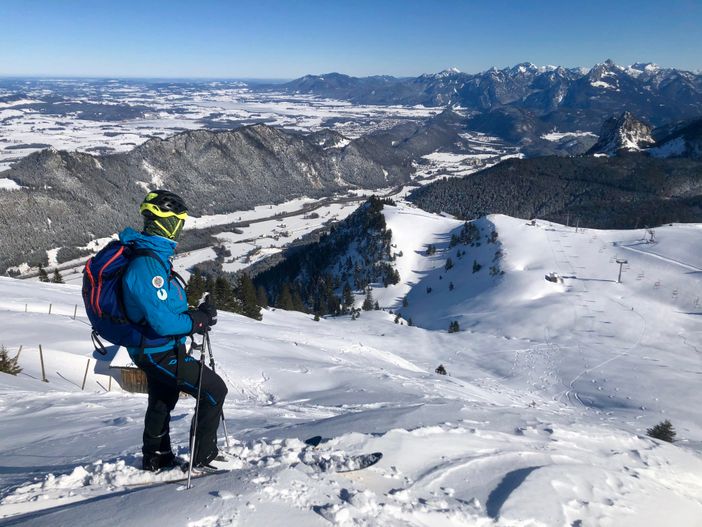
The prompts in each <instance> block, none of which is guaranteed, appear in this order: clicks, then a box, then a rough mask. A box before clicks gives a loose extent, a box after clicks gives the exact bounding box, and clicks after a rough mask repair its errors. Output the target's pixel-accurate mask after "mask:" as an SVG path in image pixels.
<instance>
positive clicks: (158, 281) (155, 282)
mask: <svg viewBox="0 0 702 527" xmlns="http://www.w3.org/2000/svg"><path fill="white" fill-rule="evenodd" d="M163 283H164V280H163V277H162V276H158V275H156V276H154V277H153V279H152V280H151V285H152V286H154V287H155V288H156V289H161V288H162V287H163Z"/></svg>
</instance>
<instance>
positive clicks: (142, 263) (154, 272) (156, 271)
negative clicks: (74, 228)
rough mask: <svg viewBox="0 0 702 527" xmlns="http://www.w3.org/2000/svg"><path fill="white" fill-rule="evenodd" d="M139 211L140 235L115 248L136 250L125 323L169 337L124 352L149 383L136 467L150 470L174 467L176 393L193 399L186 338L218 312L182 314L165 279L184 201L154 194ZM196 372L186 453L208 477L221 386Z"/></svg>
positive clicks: (126, 236) (196, 368) (179, 291)
mask: <svg viewBox="0 0 702 527" xmlns="http://www.w3.org/2000/svg"><path fill="white" fill-rule="evenodd" d="M139 212H140V213H141V214H142V216H143V217H144V229H143V231H142V232H141V233H138V232H136V231H135V230H134V229H132V228H126V229H124V230H123V231H122V232H121V233H120V235H119V238H120V240H121V242H122V243H125V244H133V246H134V247H135V248H136V249H138V250H140V253H138V255H137V256H136V257H134V258H133V259H132V261H131V262H130V263H129V266H128V267H127V269H126V271H125V273H124V276H123V278H122V291H123V302H124V308H125V311H126V313H127V315H128V318H129V319H130V320H133V321H140V322H142V323H146V324H148V325H149V326H150V327H151V328H152V329H153V330H154V331H155V332H156V333H158V334H159V335H161V336H163V337H173V338H172V340H171V341H170V342H168V343H167V344H165V345H162V346H158V347H150V348H127V349H128V351H129V355H130V356H131V358H132V360H133V361H134V363H135V364H136V365H137V366H138V367H139V368H140V369H141V370H143V371H144V373H145V374H146V379H147V381H148V395H149V402H148V406H147V409H146V416H145V418H144V437H143V441H144V445H143V448H142V452H143V454H144V459H143V468H144V470H150V471H157V470H162V469H167V468H171V467H174V466H177V465H178V460H177V458H176V456H175V454H174V453H173V451H172V450H171V439H170V433H169V423H170V417H171V411H172V410H173V408H174V407H175V405H176V402H177V401H178V397H179V393H180V392H181V391H183V392H185V393H187V394H189V395H192V396H194V397H197V391H198V390H197V388H198V386H197V385H198V382H199V379H200V362H199V361H197V360H196V359H195V358H193V357H192V356H190V355H188V354H187V353H186V346H185V342H186V337H187V336H189V335H190V336H192V335H193V334H194V333H199V334H204V332H205V331H207V330H208V329H209V328H210V327H211V326H214V325H215V324H216V323H217V310H216V309H215V307H214V306H213V305H211V304H210V303H209V302H205V303H202V304H201V305H200V306H199V307H198V308H197V309H188V302H187V298H186V295H185V290H184V289H183V287H182V285H181V284H180V283H179V282H178V280H177V279H176V278H175V277H174V276H173V275H172V264H171V258H172V257H173V254H174V252H175V248H176V245H177V242H176V240H177V239H178V237H179V235H180V233H181V231H182V230H183V224H184V222H185V220H186V219H187V217H188V214H187V207H186V206H185V203H184V202H183V200H182V199H181V198H180V197H179V196H178V195H176V194H174V193H172V192H169V191H167V190H155V191H153V192H149V193H148V194H147V196H146V197H145V198H144V201H143V202H142V204H141V207H140V209H139ZM145 252H148V253H149V254H144V253H145ZM203 367H204V370H203V372H202V389H201V397H200V401H199V407H198V419H197V423H195V422H193V423H192V426H191V427H190V437H191V446H192V436H193V432H194V431H195V427H197V445H196V446H195V452H192V449H191V456H194V457H193V466H194V467H195V468H196V469H197V470H199V471H200V472H207V471H212V470H215V469H216V468H217V467H216V466H213V462H216V461H222V460H223V458H222V457H221V456H219V455H218V454H219V453H218V450H217V428H218V426H219V421H220V417H221V413H222V405H223V404H224V398H225V396H226V395H227V387H226V385H225V384H224V381H223V380H222V379H221V378H220V377H219V376H218V375H217V374H216V373H215V372H213V371H212V370H211V369H209V368H207V367H205V366H203Z"/></svg>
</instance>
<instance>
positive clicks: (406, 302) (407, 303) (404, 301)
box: [402, 297, 409, 307]
mask: <svg viewBox="0 0 702 527" xmlns="http://www.w3.org/2000/svg"><path fill="white" fill-rule="evenodd" d="M408 305H409V300H407V297H404V298H403V299H402V307H407V306H408Z"/></svg>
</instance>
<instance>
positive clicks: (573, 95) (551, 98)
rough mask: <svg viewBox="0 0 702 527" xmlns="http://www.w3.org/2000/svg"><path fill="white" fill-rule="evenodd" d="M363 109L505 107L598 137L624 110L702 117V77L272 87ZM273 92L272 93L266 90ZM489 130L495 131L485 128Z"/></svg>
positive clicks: (302, 82) (560, 76)
mask: <svg viewBox="0 0 702 527" xmlns="http://www.w3.org/2000/svg"><path fill="white" fill-rule="evenodd" d="M281 88H282V89H284V90H286V91H288V92H289V93H308V94H314V95H319V96H323V97H332V98H337V99H344V100H349V101H352V102H354V103H364V104H407V105H413V104H423V105H427V106H447V105H450V106H460V107H462V108H466V109H468V110H472V111H476V112H483V113H484V112H488V113H489V112H492V111H495V110H498V109H500V108H504V107H508V108H513V109H515V110H518V111H519V112H523V113H524V115H523V116H522V117H521V120H529V119H535V120H536V121H537V123H538V124H539V127H540V128H548V126H551V127H557V128H558V129H559V130H562V131H575V130H586V131H591V132H597V131H598V130H599V128H600V126H601V124H602V122H603V121H604V120H605V119H606V118H608V117H610V116H612V115H615V114H620V113H622V112H623V111H625V110H628V111H630V112H632V113H633V114H635V115H637V116H639V117H640V118H643V119H644V120H646V121H648V122H650V123H651V124H653V125H654V126H659V125H662V124H667V123H669V122H673V121H678V120H684V119H689V118H691V117H695V116H699V115H702V75H700V74H698V73H693V72H690V71H684V70H678V69H675V68H662V67H659V66H657V65H655V64H633V65H630V66H619V65H617V64H615V63H614V62H613V61H611V60H607V61H606V62H604V63H601V64H596V65H595V66H593V67H592V68H589V69H584V68H564V67H554V66H548V67H538V66H535V65H534V64H531V63H523V64H518V65H516V66H513V67H509V68H504V69H497V68H491V69H489V70H487V71H484V72H480V73H476V74H470V73H462V72H460V71H458V70H456V69H455V68H454V69H449V70H445V71H442V72H440V73H437V74H426V75H421V76H419V77H416V78H393V77H387V76H382V77H363V78H358V77H349V76H347V75H343V74H339V73H330V74H325V75H307V76H305V77H302V78H300V79H297V80H294V81H291V82H289V83H287V84H284V85H282V86H276V87H275V88H274V89H277V90H280V89H281ZM266 89H273V87H266ZM481 131H485V132H489V133H491V132H493V131H492V130H489V129H488V127H487V126H486V127H485V129H484V130H481Z"/></svg>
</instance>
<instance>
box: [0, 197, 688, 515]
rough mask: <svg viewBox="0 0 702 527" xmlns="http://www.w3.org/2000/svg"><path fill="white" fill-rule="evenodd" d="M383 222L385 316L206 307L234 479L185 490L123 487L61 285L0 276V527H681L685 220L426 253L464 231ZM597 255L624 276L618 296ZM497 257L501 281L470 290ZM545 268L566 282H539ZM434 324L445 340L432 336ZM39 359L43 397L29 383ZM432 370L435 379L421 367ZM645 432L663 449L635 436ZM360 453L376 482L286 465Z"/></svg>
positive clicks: (514, 231)
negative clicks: (235, 459) (666, 428)
mask: <svg viewBox="0 0 702 527" xmlns="http://www.w3.org/2000/svg"><path fill="white" fill-rule="evenodd" d="M384 214H385V215H386V220H387V223H388V227H389V228H391V229H392V231H393V243H394V244H395V245H396V249H395V250H396V251H398V252H399V251H402V253H403V256H402V257H399V258H397V261H396V264H397V268H398V270H399V272H400V275H401V278H402V282H401V283H400V284H397V285H396V286H392V287H389V288H387V289H384V288H377V289H376V290H375V291H374V295H375V297H376V299H378V300H379V301H380V304H381V306H385V307H386V308H389V309H393V310H399V311H401V312H402V315H403V317H404V320H401V321H398V323H395V315H394V314H390V313H389V312H385V311H371V312H363V314H362V315H361V317H360V318H359V319H357V320H351V319H350V318H347V317H340V318H337V319H322V320H321V321H319V322H315V321H313V320H312V317H311V316H309V315H304V314H301V313H293V312H284V311H281V310H267V311H265V312H264V317H263V321H261V322H257V321H254V320H251V319H247V318H244V317H240V316H235V315H231V314H226V313H223V314H222V315H221V316H220V322H219V324H218V325H217V326H216V328H215V330H214V331H213V333H212V339H213V342H212V343H213V348H214V352H215V357H216V359H217V360H218V368H219V370H220V371H221V372H222V374H223V376H224V378H225V380H226V381H227V384H228V386H229V390H230V395H229V397H228V401H227V404H226V405H225V415H226V417H227V423H228V427H229V432H230V434H231V436H232V439H233V441H234V446H233V447H232V449H231V451H232V452H233V453H234V454H236V455H238V456H240V462H239V466H240V468H239V469H238V470H237V471H235V472H233V473H231V474H222V475H218V476H212V477H209V478H206V479H201V480H197V481H196V482H195V487H194V489H192V490H190V491H186V490H183V489H182V487H180V486H179V485H177V484H167V483H163V484H161V485H158V486H153V487H149V488H135V487H132V486H130V485H133V484H135V483H138V482H144V481H148V480H152V481H158V480H163V479H164V478H165V476H153V475H150V474H144V473H142V472H141V471H139V470H138V469H137V468H135V467H137V466H138V465H139V457H138V453H139V450H140V438H141V426H142V425H141V422H142V417H143V411H144V409H145V406H146V397H145V396H143V395H134V394H127V393H124V392H122V391H120V390H119V387H118V386H117V383H116V382H115V381H114V380H113V381H112V383H111V384H110V381H109V376H110V375H114V374H115V372H114V371H111V370H109V369H107V368H106V363H105V362H100V363H98V364H99V365H100V366H96V363H95V362H94V361H93V360H91V363H87V360H88V358H90V357H92V355H91V352H90V349H91V347H90V344H89V328H88V326H87V324H86V320H85V318H84V316H83V315H82V314H81V313H80V312H79V313H78V316H77V318H76V320H73V318H72V315H73V309H74V305H75V304H76V303H78V304H79V303H80V292H79V290H78V288H77V287H76V286H72V285H66V286H57V285H51V284H38V283H30V282H20V281H14V280H9V279H0V299H1V300H0V310H2V311H3V316H2V317H0V335H2V337H0V343H1V344H4V345H5V346H7V347H8V348H9V349H10V350H11V352H12V353H15V352H16V350H17V348H18V347H19V345H20V344H22V345H23V350H22V353H21V355H20V363H21V365H22V366H23V367H24V368H25V370H24V372H23V373H22V374H20V375H19V376H18V377H11V376H8V375H4V374H0V406H1V410H2V411H1V412H0V426H1V427H2V430H3V433H2V435H0V455H1V456H2V459H3V463H2V465H3V468H2V469H1V470H0V517H3V516H10V515H13V517H12V518H9V519H8V518H6V519H5V520H3V521H4V522H5V523H7V524H12V525H33V526H34V525H51V526H56V525H83V524H85V525H128V524H131V525H142V524H152V523H154V522H160V523H163V522H167V523H168V524H169V525H173V526H176V525H187V526H214V525H262V524H266V525H286V526H302V525H305V526H307V525H329V524H333V525H390V526H399V525H431V526H434V525H495V524H497V525H637V526H641V525H663V524H667V525H696V522H698V521H699V518H700V517H702V457H701V456H700V454H699V453H698V450H699V445H700V439H701V438H702V430H701V429H700V425H699V423H700V422H702V419H700V410H699V404H698V397H697V394H696V390H695V388H696V386H697V385H698V384H699V376H700V375H701V374H702V367H701V365H700V355H699V351H700V349H702V344H701V341H702V338H701V335H702V333H701V332H702V326H701V325H700V324H701V321H702V319H700V316H699V312H700V309H699V307H698V304H697V300H696V299H697V295H698V294H699V293H700V290H699V288H700V285H699V278H698V276H699V274H698V273H699V272H701V269H702V261H700V256H699V255H700V254H702V252H701V251H700V249H702V247H700V244H701V242H700V241H699V240H700V236H699V234H700V226H699V225H674V226H671V227H665V228H661V229H657V230H656V232H655V239H656V240H657V241H656V243H653V244H651V243H649V244H647V243H644V242H642V241H640V238H642V237H643V236H645V235H646V233H644V232H643V231H620V232H613V231H608V232H605V231H592V230H588V231H578V232H576V230H575V229H573V228H567V227H563V226H560V225H549V224H547V223H542V222H538V221H537V222H536V225H533V226H532V225H526V223H525V222H524V221H523V220H518V219H514V218H508V217H504V216H494V217H489V218H486V219H482V220H480V221H479V225H478V227H479V229H480V231H481V236H482V239H481V240H480V246H477V243H476V242H474V246H473V247H471V246H470V245H462V244H458V245H456V246H455V247H452V248H450V249H449V252H448V253H447V252H445V251H446V249H447V248H448V245H449V242H450V239H451V234H452V233H453V234H457V235H458V234H459V233H460V231H461V228H462V226H463V223H462V222H459V221H456V220H454V219H451V218H445V217H441V216H436V215H431V214H428V213H425V212H422V211H420V210H417V209H414V208H412V207H409V206H405V205H399V206H398V207H389V206H386V207H385V211H384ZM493 229H494V230H495V231H496V232H497V233H498V236H497V238H494V235H493V241H492V242H491V243H487V241H486V239H485V236H490V235H491V234H492V230H493ZM648 236H649V237H650V235H648ZM615 243H616V245H615ZM427 244H432V245H434V246H435V247H436V249H437V251H436V253H435V254H433V255H427V254H426V245H427ZM458 250H460V251H463V250H465V251H466V254H465V255H463V256H461V257H460V258H458V257H457V256H456V255H455V253H456V251H458ZM497 251H501V253H502V257H501V258H498V259H497V260H496V261H495V262H493V261H492V260H493V259H494V257H495V254H496V253H497ZM448 256H452V261H453V263H454V267H453V268H452V269H450V270H448V271H446V270H445V261H446V258H447V257H448ZM615 256H616V257H623V258H627V259H628V261H629V264H628V268H627V267H625V270H624V273H623V277H622V282H623V283H621V284H617V283H616V282H614V281H612V280H616V278H617V271H618V265H616V264H615V263H613V262H612V261H611V260H612V259H613V258H614V257H615ZM474 260H476V261H478V263H480V264H482V268H481V269H480V270H479V271H477V272H475V273H473V272H472V270H473V261H474ZM497 262H499V265H500V269H501V270H502V271H504V274H500V273H499V272H497V273H493V276H491V275H490V274H489V268H490V266H491V265H494V263H497ZM551 271H555V272H558V273H560V275H561V276H563V278H564V283H563V284H559V283H551V282H547V281H545V280H544V274H546V273H548V272H551ZM439 276H441V277H442V278H441V279H439ZM450 282H453V284H454V288H453V290H452V291H449V287H448V285H449V283H450ZM427 287H431V288H432V292H431V293H427V292H426V288H427ZM675 291H677V293H675ZM405 296H406V297H407V303H408V304H407V306H406V307H402V302H403V300H402V299H403V298H404V297H405ZM50 303H51V304H52V312H51V314H49V313H48V306H49V304H50ZM25 304H27V312H26V313H25ZM79 311H80V310H79ZM410 317H411V318H412V319H413V323H414V325H415V326H414V327H408V325H407V323H406V320H407V319H409V318H410ZM454 320H457V321H458V322H459V324H460V328H461V331H459V332H457V333H448V332H447V331H446V330H447V328H448V323H449V321H454ZM400 322H401V323H400ZM38 344H42V349H43V352H44V359H45V371H46V376H47V378H48V380H49V382H48V383H42V382H41V381H40V380H38V379H37V378H38V377H40V376H41V367H40V364H39V359H38V350H37V346H38ZM440 363H441V364H443V365H444V366H445V367H446V369H447V370H448V373H449V375H448V376H442V375H437V374H435V373H434V369H435V368H436V367H437V366H438V365H439V364H440ZM86 364H87V365H88V376H87V381H86V390H85V391H81V390H80V385H81V384H82V380H83V375H84V373H85V369H86ZM108 387H110V388H111V391H109V392H108V391H107V388H108ZM192 410H193V403H192V401H191V400H190V399H183V400H182V401H181V402H180V403H179V404H178V406H177V408H176V410H175V412H174V416H173V422H172V426H173V429H174V433H173V437H174V441H175V442H176V443H177V444H178V445H179V447H180V449H181V452H182V453H185V452H186V444H187V439H186V438H187V430H188V426H189V419H190V417H191V415H192ZM665 418H670V419H671V421H672V422H673V424H674V425H675V427H676V429H677V430H678V434H679V439H680V441H679V442H677V443H676V444H674V445H670V444H667V443H662V442H659V441H656V440H652V439H650V438H647V437H645V435H644V434H645V429H646V428H647V427H650V426H652V425H653V424H655V423H657V422H659V421H661V420H663V419H665ZM316 434H321V435H323V436H324V437H326V438H330V439H329V440H328V441H326V442H324V443H322V445H321V446H320V447H319V448H318V449H317V450H316V451H309V450H305V448H304V446H303V443H302V442H301V441H299V439H304V438H306V437H309V436H312V435H316ZM378 450H379V451H382V452H384V453H385V457H384V458H383V460H382V461H381V462H380V463H379V464H378V465H377V466H376V467H373V468H371V469H368V470H366V471H363V472H358V473H354V474H351V475H346V476H344V475H340V474H338V475H335V474H319V473H316V472H314V471H313V470H312V469H311V468H310V467H309V466H307V465H305V464H304V463H301V462H300V459H301V458H304V459H307V458H309V456H313V457H314V456H326V455H330V454H331V453H332V452H338V451H346V452H354V453H355V452H367V451H378Z"/></svg>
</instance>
